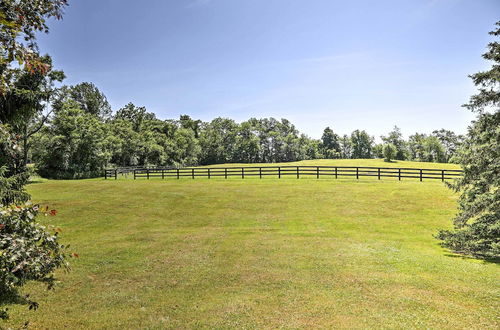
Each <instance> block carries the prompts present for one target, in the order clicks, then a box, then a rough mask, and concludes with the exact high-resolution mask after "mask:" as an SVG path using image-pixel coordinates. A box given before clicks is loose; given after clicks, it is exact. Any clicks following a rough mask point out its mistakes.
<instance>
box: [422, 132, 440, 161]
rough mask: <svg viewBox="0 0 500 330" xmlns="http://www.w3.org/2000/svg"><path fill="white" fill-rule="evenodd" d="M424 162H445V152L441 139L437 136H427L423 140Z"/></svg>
mask: <svg viewBox="0 0 500 330" xmlns="http://www.w3.org/2000/svg"><path fill="white" fill-rule="evenodd" d="M423 150H424V154H423V159H422V161H424V162H435V163H442V162H444V161H445V151H444V148H443V146H442V145H441V142H440V141H439V139H438V138H437V137H435V136H432V135H431V136H426V137H425V139H424V140H423Z"/></svg>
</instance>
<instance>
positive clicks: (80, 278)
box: [0, 160, 500, 329]
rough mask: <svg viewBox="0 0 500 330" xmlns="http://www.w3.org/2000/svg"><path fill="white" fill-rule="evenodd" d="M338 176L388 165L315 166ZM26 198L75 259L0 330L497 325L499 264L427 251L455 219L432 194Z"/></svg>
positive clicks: (90, 187)
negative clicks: (46, 208) (44, 209)
mask: <svg viewBox="0 0 500 330" xmlns="http://www.w3.org/2000/svg"><path fill="white" fill-rule="evenodd" d="M339 162H342V163H349V165H346V166H351V163H352V164H354V165H357V166H380V165H381V164H384V165H387V163H383V162H382V161H377V160H372V161H326V160H325V161H320V162H318V161H315V162H311V163H313V164H314V165H316V164H319V165H327V164H326V163H328V165H330V164H338V165H339V166H341V165H340V164H339ZM302 163H303V164H304V165H305V163H307V162H302ZM368 163H369V164H370V165H368ZM391 164H392V165H393V166H402V165H403V164H404V166H405V167H410V166H411V164H409V163H408V162H400V163H391ZM413 165H414V166H415V167H425V168H431V167H434V168H441V167H443V168H455V167H453V166H451V165H445V164H428V163H425V164H423V163H413ZM417 165H418V166H417ZM29 191H30V193H31V194H32V195H33V199H34V200H35V201H36V202H41V203H42V204H43V205H45V204H48V205H50V206H51V207H54V208H57V209H58V211H59V214H58V215H57V216H56V217H48V218H44V219H43V221H50V222H52V223H54V224H57V225H59V226H60V227H61V228H62V229H63V232H62V238H63V240H64V242H67V243H71V245H72V248H71V250H72V251H76V252H78V253H79V254H80V258H79V259H76V260H72V265H73V271H72V272H70V273H64V272H59V273H58V277H59V278H60V279H61V281H62V283H61V285H60V286H59V287H57V288H56V290H55V291H49V292H46V291H45V290H43V288H42V287H41V286H39V285H31V286H30V287H29V288H28V289H29V291H30V292H32V293H33V295H32V297H33V298H34V299H36V300H38V302H39V303H40V308H39V310H38V311H35V312H33V311H27V308H26V306H14V307H12V308H11V314H12V320H11V321H10V322H9V323H7V324H6V325H7V326H9V325H18V324H20V323H21V322H22V321H24V320H30V325H31V326H32V327H34V328H46V329H58V328H119V329H128V328H235V327H238V328H277V327H285V328H310V327H322V328H401V329H402V328H448V329H457V328H461V329H471V328H476V329H487V328H492V329H493V328H498V327H499V326H500V324H499V318H500V314H499V309H500V304H499V298H500V297H499V289H498V288H499V284H500V283H499V266H498V264H495V263H488V262H484V261H478V260H473V259H468V258H462V257H458V256H454V255H451V254H450V253H448V252H447V251H446V250H444V249H442V248H440V247H439V245H438V242H437V241H436V240H435V239H434V238H433V234H435V233H436V231H437V230H438V229H439V228H444V227H449V226H450V225H451V218H452V217H453V214H454V213H455V208H456V196H455V195H453V194H452V193H451V192H450V190H448V189H447V188H446V187H445V186H444V184H443V183H441V182H440V181H438V180H435V181H430V180H429V181H424V182H418V180H403V181H401V182H398V181H394V180H387V179H383V180H381V181H374V180H371V179H369V178H362V179H360V180H355V179H339V180H335V179H319V180H317V179H312V178H305V179H299V180H297V179H293V178H287V179H282V180H278V179H275V178H266V179H263V180H259V179H251V180H247V179H245V180H241V179H237V178H233V179H231V180H224V179H222V178H217V179H211V180H208V179H196V180H190V179H184V180H175V179H169V180H163V181H162V180H149V181H147V180H136V181H133V180H117V181H115V180H107V181H105V180H103V179H94V180H81V181H46V180H43V181H40V182H39V183H35V184H32V185H30V186H29ZM0 324H1V323H0Z"/></svg>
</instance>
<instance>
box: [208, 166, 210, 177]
mask: <svg viewBox="0 0 500 330" xmlns="http://www.w3.org/2000/svg"><path fill="white" fill-rule="evenodd" d="M208 178H209V179H210V168H208Z"/></svg>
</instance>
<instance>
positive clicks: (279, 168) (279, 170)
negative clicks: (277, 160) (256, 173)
mask: <svg viewBox="0 0 500 330" xmlns="http://www.w3.org/2000/svg"><path fill="white" fill-rule="evenodd" d="M278 179H281V167H280V166H278Z"/></svg>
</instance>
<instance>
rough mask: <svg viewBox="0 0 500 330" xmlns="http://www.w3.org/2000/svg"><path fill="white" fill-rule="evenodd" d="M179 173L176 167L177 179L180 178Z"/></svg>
mask: <svg viewBox="0 0 500 330" xmlns="http://www.w3.org/2000/svg"><path fill="white" fill-rule="evenodd" d="M179 174H180V173H179V169H177V179H179V178H180V175H179Z"/></svg>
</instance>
